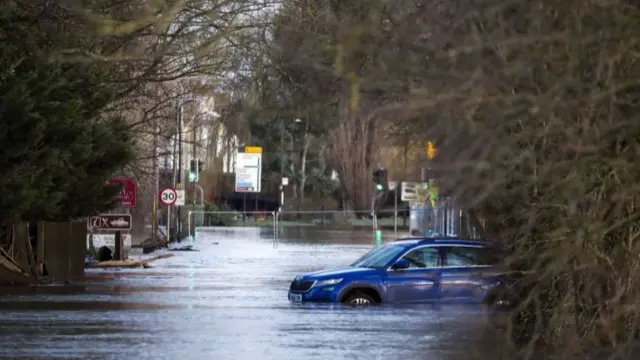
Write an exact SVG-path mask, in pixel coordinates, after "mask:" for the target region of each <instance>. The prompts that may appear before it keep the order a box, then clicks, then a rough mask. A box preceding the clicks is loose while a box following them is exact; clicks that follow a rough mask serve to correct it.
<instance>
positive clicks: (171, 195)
mask: <svg viewBox="0 0 640 360" xmlns="http://www.w3.org/2000/svg"><path fill="white" fill-rule="evenodd" d="M177 199H178V194H177V193H176V190H175V189H174V188H166V189H164V190H162V191H161V192H160V202H161V203H163V204H164V205H173V204H175V203H176V200H177Z"/></svg>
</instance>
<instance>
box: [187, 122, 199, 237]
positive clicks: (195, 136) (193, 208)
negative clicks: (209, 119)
mask: <svg viewBox="0 0 640 360" xmlns="http://www.w3.org/2000/svg"><path fill="white" fill-rule="evenodd" d="M196 120H197V118H196V117H194V118H193V124H192V125H191V131H193V144H192V145H191V150H192V153H193V156H192V159H193V160H192V161H193V162H194V164H195V170H196V176H198V171H199V169H198V159H197V155H198V154H197V147H196V143H197V141H198V138H197V134H196ZM194 211H196V180H195V179H194V180H193V198H192V200H191V212H192V213H193V212H194ZM194 225H195V218H194ZM194 228H195V226H194ZM194 230H195V229H194ZM189 231H191V228H189Z"/></svg>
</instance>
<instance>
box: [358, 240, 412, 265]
mask: <svg viewBox="0 0 640 360" xmlns="http://www.w3.org/2000/svg"><path fill="white" fill-rule="evenodd" d="M404 250H405V247H404V246H399V245H385V246H383V247H380V248H377V249H374V250H371V251H369V252H368V253H366V254H365V255H364V256H362V257H361V258H360V259H358V260H356V261H355V262H354V263H353V264H351V266H355V267H370V268H383V267H386V266H388V265H389V262H391V260H393V259H394V258H395V257H396V256H399V255H400V254H401V253H402V252H403V251H404Z"/></svg>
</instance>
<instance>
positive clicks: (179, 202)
mask: <svg viewBox="0 0 640 360" xmlns="http://www.w3.org/2000/svg"><path fill="white" fill-rule="evenodd" d="M185 203H186V195H185V192H184V189H182V190H179V189H176V202H175V203H173V205H175V206H184V204H185Z"/></svg>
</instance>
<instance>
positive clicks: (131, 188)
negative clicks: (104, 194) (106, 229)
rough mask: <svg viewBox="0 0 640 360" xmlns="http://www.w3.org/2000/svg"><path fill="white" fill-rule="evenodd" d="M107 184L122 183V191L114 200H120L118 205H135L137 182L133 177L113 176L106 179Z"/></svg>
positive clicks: (129, 206)
mask: <svg viewBox="0 0 640 360" xmlns="http://www.w3.org/2000/svg"><path fill="white" fill-rule="evenodd" d="M107 184H109V185H119V184H122V185H123V188H122V191H121V192H120V193H119V194H118V195H116V201H118V202H120V205H121V206H122V207H124V208H134V207H136V202H137V200H138V184H137V183H136V180H135V179H134V178H127V177H113V178H111V179H109V180H107Z"/></svg>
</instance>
